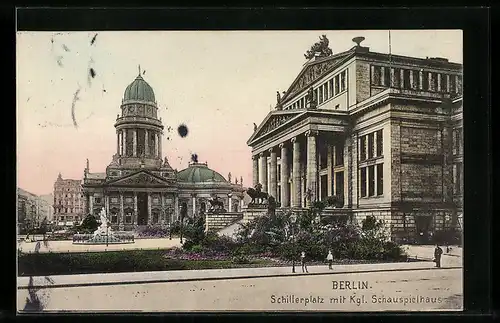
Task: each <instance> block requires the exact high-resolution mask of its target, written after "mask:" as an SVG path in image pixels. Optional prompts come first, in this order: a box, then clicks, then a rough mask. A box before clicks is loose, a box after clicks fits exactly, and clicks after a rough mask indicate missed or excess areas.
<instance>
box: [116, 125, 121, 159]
mask: <svg viewBox="0 0 500 323" xmlns="http://www.w3.org/2000/svg"><path fill="white" fill-rule="evenodd" d="M116 154H117V155H120V130H117V131H116Z"/></svg>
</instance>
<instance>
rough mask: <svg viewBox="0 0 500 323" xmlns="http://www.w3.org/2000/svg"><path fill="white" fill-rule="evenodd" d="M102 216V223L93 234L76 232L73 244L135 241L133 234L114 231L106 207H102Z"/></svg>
mask: <svg viewBox="0 0 500 323" xmlns="http://www.w3.org/2000/svg"><path fill="white" fill-rule="evenodd" d="M99 217H100V218H101V224H100V225H99V227H98V228H97V230H95V231H94V233H91V234H75V235H73V244H93V245H101V244H105V245H108V244H123V243H134V242H135V241H134V235H133V234H118V233H116V232H114V231H113V230H112V228H111V226H110V225H109V222H108V218H107V216H106V211H105V210H104V208H102V209H101V212H100V213H99Z"/></svg>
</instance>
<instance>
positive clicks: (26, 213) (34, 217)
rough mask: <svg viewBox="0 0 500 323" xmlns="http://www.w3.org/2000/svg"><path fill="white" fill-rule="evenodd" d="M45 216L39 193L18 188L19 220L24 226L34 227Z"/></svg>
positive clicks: (19, 224) (21, 225) (19, 223)
mask: <svg viewBox="0 0 500 323" xmlns="http://www.w3.org/2000/svg"><path fill="white" fill-rule="evenodd" d="M44 216H45V212H44V210H43V207H41V202H40V199H39V198H38V196H37V195H35V194H33V193H30V192H28V191H26V190H23V189H22V188H18V189H17V222H18V226H19V227H22V228H28V227H29V228H33V227H36V226H38V225H39V224H40V222H41V221H42V220H43V217H44Z"/></svg>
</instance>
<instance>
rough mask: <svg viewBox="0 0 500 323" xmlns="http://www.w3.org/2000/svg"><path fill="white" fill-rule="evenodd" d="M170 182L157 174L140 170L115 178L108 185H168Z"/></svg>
mask: <svg viewBox="0 0 500 323" xmlns="http://www.w3.org/2000/svg"><path fill="white" fill-rule="evenodd" d="M167 184H168V182H167V181H166V180H164V179H162V178H160V177H158V176H155V175H153V174H151V173H149V172H147V171H139V172H137V173H132V174H129V175H126V176H124V177H121V178H117V179H113V180H112V181H109V182H107V183H106V185H108V186H109V185H113V186H147V185H167Z"/></svg>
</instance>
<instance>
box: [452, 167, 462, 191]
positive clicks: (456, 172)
mask: <svg viewBox="0 0 500 323" xmlns="http://www.w3.org/2000/svg"><path fill="white" fill-rule="evenodd" d="M461 182H462V164H460V163H458V164H454V165H453V194H462V187H461V184H462V183H461Z"/></svg>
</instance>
